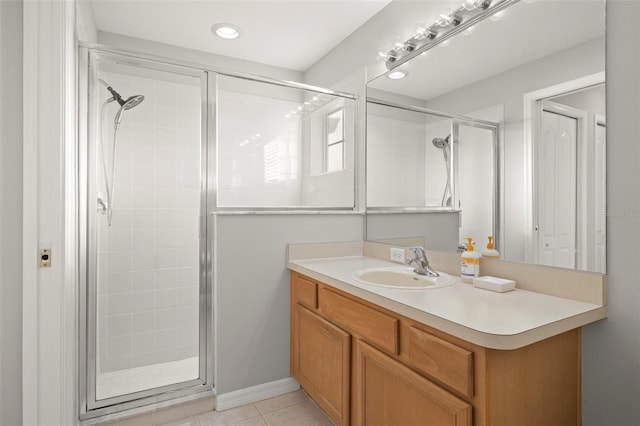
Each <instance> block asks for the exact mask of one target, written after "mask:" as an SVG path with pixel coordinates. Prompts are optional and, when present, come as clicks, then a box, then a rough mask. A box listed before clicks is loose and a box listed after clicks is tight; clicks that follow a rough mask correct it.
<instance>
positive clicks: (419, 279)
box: [355, 266, 456, 289]
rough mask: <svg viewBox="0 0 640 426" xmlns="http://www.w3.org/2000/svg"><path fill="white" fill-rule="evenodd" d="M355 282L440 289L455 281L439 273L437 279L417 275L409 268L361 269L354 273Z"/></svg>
mask: <svg viewBox="0 0 640 426" xmlns="http://www.w3.org/2000/svg"><path fill="white" fill-rule="evenodd" d="M355 275H356V280H358V281H360V282H362V283H365V284H371V285H377V286H381V287H388V288H401V289H428V288H441V287H446V286H449V285H451V284H453V283H454V282H455V281H456V279H455V277H452V276H451V275H447V274H445V273H442V272H440V276H439V277H428V276H426V275H418V274H416V273H415V272H413V268H411V267H402V266H397V267H393V266H392V267H387V268H371V269H363V270H361V271H358V272H356V274H355Z"/></svg>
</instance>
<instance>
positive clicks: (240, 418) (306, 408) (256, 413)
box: [164, 390, 333, 426]
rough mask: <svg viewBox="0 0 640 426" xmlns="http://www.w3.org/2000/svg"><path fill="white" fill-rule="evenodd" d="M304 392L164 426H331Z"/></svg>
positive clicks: (329, 421)
mask: <svg viewBox="0 0 640 426" xmlns="http://www.w3.org/2000/svg"><path fill="white" fill-rule="evenodd" d="M331 425H333V422H331V420H329V418H328V417H327V416H326V415H325V414H324V413H323V412H322V410H320V409H319V408H318V407H317V406H316V405H315V404H314V403H313V402H312V401H311V400H310V399H309V397H308V396H307V395H306V394H305V393H304V392H302V391H301V390H299V391H296V392H291V393H288V394H285V395H281V396H277V397H275V398H271V399H265V400H264V401H259V402H256V403H254V404H247V405H243V406H242V407H238V408H232V409H230V410H227V411H221V412H217V411H212V412H209V413H204V414H200V415H198V416H194V417H189V418H187V419H183V420H178V421H175V422H171V423H165V425H164V426H331Z"/></svg>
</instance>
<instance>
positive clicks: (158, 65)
mask: <svg viewBox="0 0 640 426" xmlns="http://www.w3.org/2000/svg"><path fill="white" fill-rule="evenodd" d="M100 60H107V61H112V62H113V63H119V64H123V65H126V66H130V67H136V68H139V69H150V70H153V71H159V72H166V73H173V74H180V75H186V76H190V77H193V78H197V79H199V80H200V93H201V116H200V123H201V125H200V132H201V133H200V138H201V145H200V146H201V151H200V168H201V174H200V188H201V191H200V213H199V228H200V229H199V244H200V249H199V265H200V267H199V268H200V273H199V289H200V290H199V292H200V294H199V322H198V327H199V352H198V360H199V376H198V378H196V379H192V380H188V381H183V382H178V383H174V384H170V385H165V386H161V387H155V388H150V389H146V390H142V391H137V392H133V393H127V394H123V395H119V396H115V397H110V398H105V399H102V400H99V401H98V400H96V380H97V354H96V342H97V245H96V235H97V229H96V227H95V223H96V215H97V209H94V208H93V207H91V206H92V205H93V200H94V199H95V196H96V189H95V188H96V178H95V176H92V175H91V174H90V173H89V172H88V170H89V165H90V164H93V161H91V160H92V159H95V155H96V149H95V148H94V149H91V150H90V149H89V144H90V143H94V142H95V140H96V139H95V138H96V137H97V136H96V135H97V133H96V132H97V131H99V130H98V128H97V127H96V125H97V124H98V123H97V122H98V120H97V118H96V117H97V113H96V111H95V108H96V107H95V105H97V103H96V102H98V101H97V100H96V101H95V102H93V104H90V102H89V99H90V98H92V97H93V96H94V95H95V94H96V93H97V90H96V87H97V85H98V82H97V62H98V61H100ZM78 62H79V88H78V89H79V91H78V92H79V111H80V114H81V115H82V116H85V115H84V114H83V113H86V118H87V119H86V120H79V122H80V123H81V124H80V126H79V139H80V143H79V158H78V160H79V170H78V172H79V174H78V176H79V184H78V186H79V187H78V193H79V203H78V206H79V208H78V215H79V217H78V219H79V228H80V229H79V235H80V238H79V252H78V254H79V257H80V269H79V281H80V285H79V302H80V303H79V313H78V316H79V343H80V345H79V361H80V362H79V369H80V374H79V383H78V391H79V398H80V401H79V402H80V404H79V405H80V418H81V419H89V418H94V417H99V416H106V415H110V414H114V413H117V412H120V411H124V410H128V409H134V408H137V407H141V406H143V405H149V404H157V403H161V402H163V401H168V400H174V399H176V398H181V400H182V401H184V400H190V399H196V398H199V397H200V396H202V395H201V394H202V393H207V394H210V395H212V394H213V386H214V384H213V383H214V366H213V356H212V355H213V343H214V336H213V260H212V259H213V258H214V257H213V253H212V251H213V248H214V245H213V244H208V243H207V242H208V241H212V238H213V224H212V223H211V221H210V220H208V214H207V212H208V209H209V207H210V206H212V205H213V201H214V191H213V185H212V179H211V176H213V175H214V170H213V165H214V164H215V162H214V163H211V157H210V156H211V155H212V153H211V151H212V150H211V149H210V148H209V147H210V146H212V143H211V141H212V140H213V135H214V134H215V129H214V128H213V126H214V125H215V124H214V122H213V121H212V120H210V117H211V116H212V115H213V105H212V102H213V100H212V98H211V96H210V93H211V88H210V87H209V85H210V78H209V75H208V74H209V73H208V72H207V71H206V70H203V69H200V68H194V67H188V66H183V65H176V64H170V63H166V62H162V61H156V60H150V59H145V58H140V57H135V56H129V55H127V54H125V53H118V52H109V51H103V50H99V49H92V48H88V47H80V48H79V57H78Z"/></svg>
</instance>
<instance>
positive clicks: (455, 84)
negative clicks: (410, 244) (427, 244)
mask: <svg viewBox="0 0 640 426" xmlns="http://www.w3.org/2000/svg"><path fill="white" fill-rule="evenodd" d="M429 3H431V2H425V10H429V11H431V9H433V8H434V7H435V6H434V5H433V3H431V4H429ZM459 3H462V1H460V2H459ZM465 3H469V2H465ZM439 6H442V4H439ZM452 6H453V7H454V8H455V5H454V4H453V2H452ZM435 16H437V14H435ZM420 24H421V23H420V22H416V25H420ZM422 25H424V23H422ZM390 68H392V69H391V70H389V72H387V73H385V74H384V75H381V76H379V77H377V78H375V79H373V80H371V81H370V82H369V83H368V85H367V210H368V211H369V212H370V213H379V214H380V213H381V212H382V211H385V210H388V211H391V212H396V213H397V212H398V211H416V210H417V211H422V210H425V211H435V212H440V211H449V212H460V213H459V214H460V221H459V223H460V229H459V233H458V236H459V240H460V241H461V240H462V239H463V238H464V237H473V238H474V240H476V241H478V244H477V246H476V247H477V249H482V248H483V247H484V244H485V242H486V240H487V236H488V235H494V236H495V237H496V243H497V248H498V249H499V250H500V252H501V255H502V257H503V258H504V259H507V260H513V261H522V262H527V263H538V264H545V265H552V266H558V267H564V268H572V269H581V270H588V271H594V272H605V265H606V241H605V238H606V235H605V230H606V199H605V197H606V191H605V177H606V170H605V164H606V157H605V156H606V138H605V136H606V131H605V130H606V114H605V75H604V71H605V4H604V0H575V1H562V0H560V1H554V0H544V1H543V0H537V1H531V0H530V1H525V0H523V1H520V2H513V3H512V4H511V5H509V6H508V7H506V8H505V9H503V10H502V11H501V12H500V13H497V14H494V15H487V17H486V18H485V19H482V20H480V21H479V22H476V23H475V25H473V26H472V27H469V28H465V30H464V31H459V32H458V33H457V34H455V35H454V36H452V37H450V38H449V39H448V40H446V41H444V42H442V43H438V44H437V45H435V46H433V47H431V48H429V49H428V50H426V51H425V52H424V53H422V54H420V55H417V56H415V57H413V58H412V59H410V60H408V61H406V62H404V63H402V64H400V65H397V66H393V65H392V66H391V67H390ZM397 71H403V72H404V73H405V74H406V75H405V77H404V78H400V79H393V78H390V77H391V73H392V72H397ZM368 226H370V225H368ZM371 231H375V230H372V229H368V230H367V232H368V235H370V234H375V232H371ZM397 237H407V235H398V236H397ZM455 249H456V246H455V245H452V250H455Z"/></svg>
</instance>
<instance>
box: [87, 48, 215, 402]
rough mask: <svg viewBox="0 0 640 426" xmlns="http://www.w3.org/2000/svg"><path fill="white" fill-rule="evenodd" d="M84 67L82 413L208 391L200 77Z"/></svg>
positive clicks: (150, 65) (141, 68)
mask: <svg viewBox="0 0 640 426" xmlns="http://www.w3.org/2000/svg"><path fill="white" fill-rule="evenodd" d="M89 63H90V66H89V79H88V80H89V97H88V99H89V100H88V110H89V117H90V124H89V137H88V147H87V168H86V173H87V181H88V183H87V210H86V211H87V215H86V216H87V219H86V220H87V221H86V228H87V229H86V235H87V240H88V241H87V259H88V260H87V271H86V275H87V276H86V283H87V287H86V296H87V300H86V318H87V327H86V350H87V357H86V370H87V374H86V391H87V392H86V395H87V401H86V408H87V411H91V410H99V409H102V408H104V407H107V406H113V405H114V404H122V403H129V406H131V405H141V403H139V402H140V401H142V400H144V399H145V398H146V403H149V398H150V397H154V398H155V400H156V401H157V400H161V399H163V397H162V396H161V395H166V396H168V395H169V394H170V393H171V392H174V393H173V394H171V395H172V396H173V397H175V396H176V395H175V392H179V391H184V392H187V391H191V392H192V391H197V389H202V388H203V387H204V386H206V385H208V386H209V388H210V387H211V383H210V381H211V372H210V371H208V370H210V368H209V369H208V367H210V366H207V362H206V359H207V357H206V351H207V346H208V345H210V341H208V338H207V334H208V333H207V318H208V313H207V309H206V307H207V303H206V299H207V298H206V296H207V292H208V291H209V288H210V286H208V285H207V283H208V281H209V279H210V277H209V274H208V272H207V269H208V268H207V265H206V264H205V260H206V259H207V258H208V257H207V255H206V254H207V253H206V251H207V246H206V243H205V241H206V238H205V237H206V222H204V219H203V218H206V214H205V212H206V204H207V203H206V201H207V196H206V155H205V154H204V153H205V152H206V151H205V150H204V148H203V147H205V146H206V145H205V144H204V141H205V137H204V136H205V134H206V132H205V130H206V129H205V123H206V121H205V117H206V93H207V92H206V73H205V72H202V71H198V70H191V69H187V68H182V67H175V66H169V65H165V64H159V63H155V62H151V61H139V60H133V59H129V58H126V57H120V56H117V55H107V54H98V53H95V52H91V53H90V61H89ZM209 315H210V314H209ZM159 395H160V396H159ZM135 401H138V403H136V402H135ZM103 411H104V410H103Z"/></svg>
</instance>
